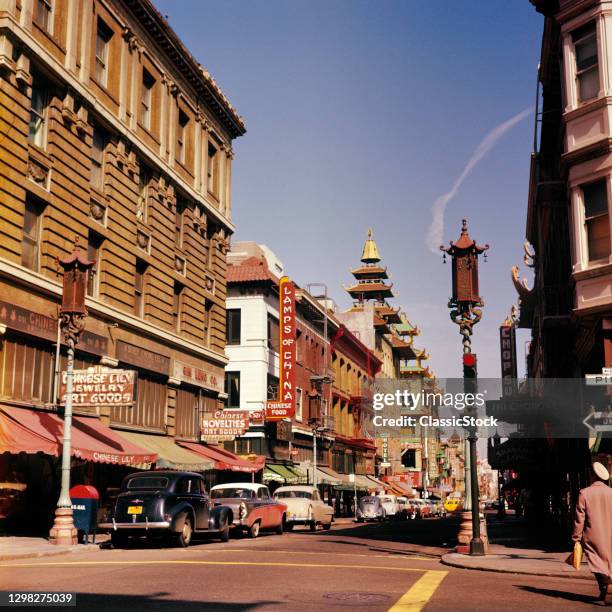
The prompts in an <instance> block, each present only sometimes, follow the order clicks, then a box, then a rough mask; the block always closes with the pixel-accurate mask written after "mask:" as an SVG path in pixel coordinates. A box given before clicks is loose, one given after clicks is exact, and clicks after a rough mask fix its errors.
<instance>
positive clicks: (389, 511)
mask: <svg viewBox="0 0 612 612" xmlns="http://www.w3.org/2000/svg"><path fill="white" fill-rule="evenodd" d="M380 503H381V504H382V507H383V508H384V509H385V515H386V517H387V518H395V517H396V516H397V514H398V513H399V506H398V505H397V497H395V495H389V494H387V493H385V494H384V495H381V496H380Z"/></svg>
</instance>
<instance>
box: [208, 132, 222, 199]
mask: <svg viewBox="0 0 612 612" xmlns="http://www.w3.org/2000/svg"><path fill="white" fill-rule="evenodd" d="M219 157H220V156H219V151H218V150H217V147H215V145H214V144H212V142H209V143H208V191H209V192H210V193H212V194H213V195H214V196H217V197H218V196H219Z"/></svg>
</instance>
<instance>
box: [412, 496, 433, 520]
mask: <svg viewBox="0 0 612 612" xmlns="http://www.w3.org/2000/svg"><path fill="white" fill-rule="evenodd" d="M414 504H415V505H416V508H417V518H420V519H422V518H427V517H428V516H430V515H431V509H430V507H429V504H428V503H427V502H426V501H425V500H424V499H415V500H414Z"/></svg>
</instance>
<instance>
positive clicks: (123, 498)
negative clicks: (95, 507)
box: [99, 470, 234, 547]
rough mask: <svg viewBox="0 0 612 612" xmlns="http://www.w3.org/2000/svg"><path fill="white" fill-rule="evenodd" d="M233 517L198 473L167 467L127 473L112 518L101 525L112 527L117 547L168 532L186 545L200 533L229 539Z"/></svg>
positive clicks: (114, 542) (178, 541)
mask: <svg viewBox="0 0 612 612" xmlns="http://www.w3.org/2000/svg"><path fill="white" fill-rule="evenodd" d="M233 520H234V517H233V513H232V510H231V508H229V507H228V506H225V505H213V503H212V502H211V500H210V497H209V496H208V494H207V493H206V488H205V486H204V481H203V479H202V477H201V476H200V475H199V474H195V473H193V472H176V471H170V470H164V471H153V472H136V473H135V474H130V475H129V476H127V477H126V478H125V479H124V480H123V483H122V484H121V492H120V493H119V496H118V497H117V501H116V502H115V507H114V509H113V511H112V512H111V514H110V517H109V519H108V520H107V521H106V522H104V523H101V524H100V525H99V527H100V528H102V529H110V531H111V541H112V543H113V544H114V545H115V546H122V545H125V544H126V543H127V541H128V538H129V536H143V535H144V536H147V537H152V536H160V535H166V536H168V537H170V538H171V539H172V540H173V541H174V542H175V543H176V544H177V545H178V546H183V547H185V546H189V543H190V542H191V538H192V536H193V535H194V534H198V533H211V534H214V535H215V536H217V537H218V538H219V539H220V540H221V541H222V542H227V540H228V539H229V529H230V525H231V524H232V522H233Z"/></svg>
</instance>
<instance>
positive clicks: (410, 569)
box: [0, 559, 446, 575]
mask: <svg viewBox="0 0 612 612" xmlns="http://www.w3.org/2000/svg"><path fill="white" fill-rule="evenodd" d="M101 565H236V566H251V567H314V568H321V567H327V568H338V569H351V570H355V569H368V570H388V571H394V572H424V571H425V572H427V571H428V570H423V569H417V568H414V567H393V566H383V565H353V564H344V563H284V562H283V563H281V562H275V561H201V560H200V561H195V560H187V559H185V560H183V559H168V560H162V559H159V560H143V561H80V562H79V561H47V562H44V563H40V562H39V563H20V564H18V565H11V564H8V563H2V564H0V568H2V567H8V568H11V569H15V568H17V567H60V566H79V567H83V566H101ZM441 573H443V574H444V575H446V572H441Z"/></svg>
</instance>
